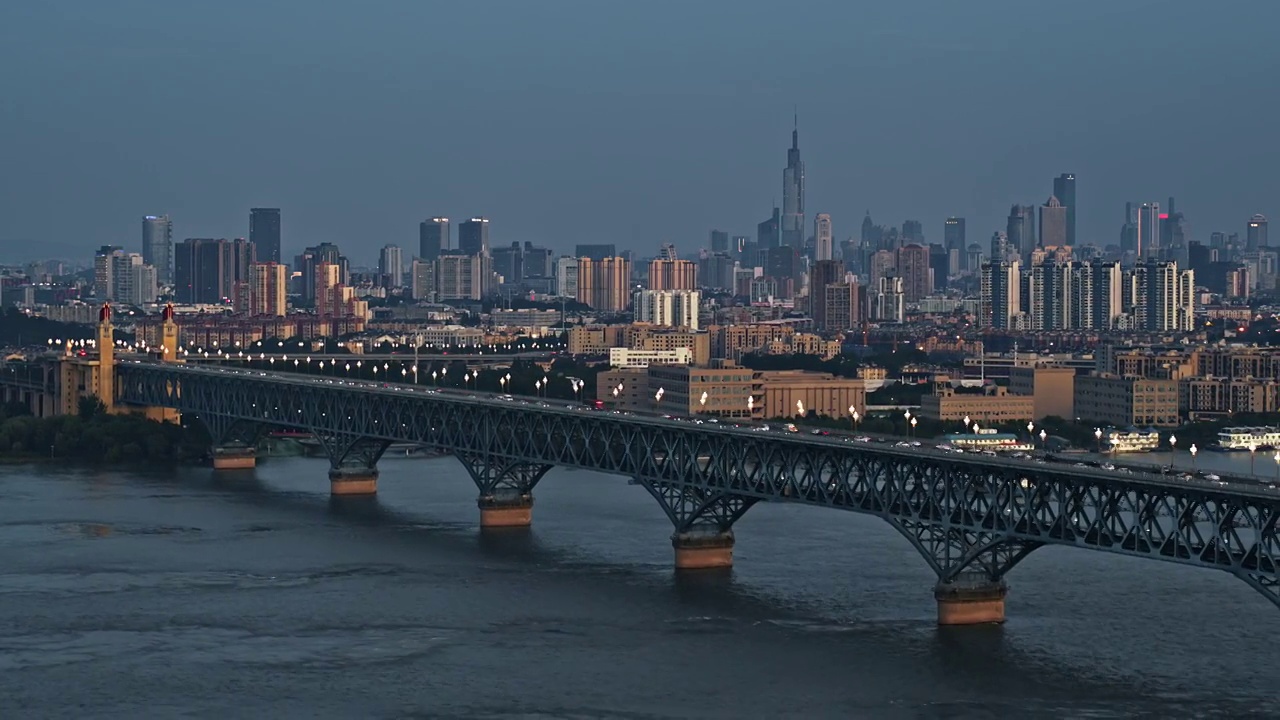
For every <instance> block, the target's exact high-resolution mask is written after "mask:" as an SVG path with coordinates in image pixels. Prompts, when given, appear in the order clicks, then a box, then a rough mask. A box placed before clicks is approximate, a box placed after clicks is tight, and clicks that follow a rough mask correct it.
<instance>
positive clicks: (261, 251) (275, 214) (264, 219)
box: [249, 208, 281, 263]
mask: <svg viewBox="0 0 1280 720" xmlns="http://www.w3.org/2000/svg"><path fill="white" fill-rule="evenodd" d="M249 242H251V243H253V246H254V248H255V252H256V253H257V257H258V258H259V259H261V260H262V261H263V262H275V263H278V262H280V261H281V260H280V258H281V255H280V208H252V209H250V210H249Z"/></svg>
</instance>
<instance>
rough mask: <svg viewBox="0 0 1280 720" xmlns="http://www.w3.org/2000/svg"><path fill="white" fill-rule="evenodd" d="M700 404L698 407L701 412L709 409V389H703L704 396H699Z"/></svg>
mask: <svg viewBox="0 0 1280 720" xmlns="http://www.w3.org/2000/svg"><path fill="white" fill-rule="evenodd" d="M698 405H699V408H698V411H699V412H706V411H707V391H706V390H703V391H702V397H700V398H698Z"/></svg>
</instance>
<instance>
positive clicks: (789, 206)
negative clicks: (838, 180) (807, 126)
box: [782, 120, 804, 250]
mask: <svg viewBox="0 0 1280 720" xmlns="http://www.w3.org/2000/svg"><path fill="white" fill-rule="evenodd" d="M798 123H799V121H798V120H797V127H795V128H794V129H792V131H791V149H790V150H788V151H787V167H786V169H785V170H783V171H782V244H783V245H789V246H791V247H793V248H796V249H797V250H799V249H802V248H803V247H804V162H802V161H801V160H800V128H799V126H798Z"/></svg>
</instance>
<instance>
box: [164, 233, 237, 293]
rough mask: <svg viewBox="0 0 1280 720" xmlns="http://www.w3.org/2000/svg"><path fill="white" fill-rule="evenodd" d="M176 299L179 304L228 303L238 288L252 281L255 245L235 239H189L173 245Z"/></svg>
mask: <svg viewBox="0 0 1280 720" xmlns="http://www.w3.org/2000/svg"><path fill="white" fill-rule="evenodd" d="M173 259H174V262H173V284H174V288H173V289H174V298H175V299H176V300H177V301H178V302H180V303H209V304H217V303H225V302H229V301H232V300H234V299H235V297H236V288H237V287H239V286H240V285H241V284H242V283H247V282H249V266H250V265H252V264H253V262H254V261H255V259H256V248H255V247H254V245H253V243H252V242H248V241H246V240H244V239H243V238H237V239H235V240H225V239H218V240H215V239H210V238H188V239H186V240H183V241H182V242H181V243H179V244H178V245H177V246H176V247H175V248H174V258H173Z"/></svg>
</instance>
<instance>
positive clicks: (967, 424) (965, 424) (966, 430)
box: [964, 415, 971, 432]
mask: <svg viewBox="0 0 1280 720" xmlns="http://www.w3.org/2000/svg"><path fill="white" fill-rule="evenodd" d="M970 422H971V421H970V420H969V416H968V415H965V416H964V431H965V432H969V423H970Z"/></svg>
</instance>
